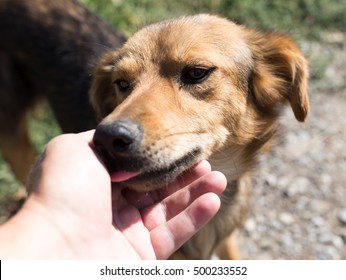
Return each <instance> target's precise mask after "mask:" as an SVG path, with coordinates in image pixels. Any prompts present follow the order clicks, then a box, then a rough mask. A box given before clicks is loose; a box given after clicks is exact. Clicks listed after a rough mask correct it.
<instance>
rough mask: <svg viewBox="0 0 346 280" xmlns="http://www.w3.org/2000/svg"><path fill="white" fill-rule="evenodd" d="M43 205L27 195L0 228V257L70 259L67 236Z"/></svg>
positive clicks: (70, 251) (71, 255) (70, 253)
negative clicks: (15, 211) (24, 201)
mask: <svg viewBox="0 0 346 280" xmlns="http://www.w3.org/2000/svg"><path fill="white" fill-rule="evenodd" d="M48 212H49V210H48V211H47V208H46V207H44V206H43V205H42V204H41V203H39V202H38V201H36V199H35V198H34V197H29V199H28V200H27V201H26V203H25V204H24V205H23V207H22V208H21V209H20V211H19V212H18V213H17V214H16V215H15V216H14V217H12V218H11V219H10V220H9V221H7V222H6V223H5V224H4V225H2V226H1V227H0V258H4V259H48V258H50V259H61V258H66V259H67V258H72V257H73V254H72V250H71V249H70V248H69V246H68V244H66V243H68V239H65V238H64V235H63V234H62V232H61V230H60V229H59V228H58V227H57V226H56V225H55V220H54V216H52V215H51V214H50V213H48Z"/></svg>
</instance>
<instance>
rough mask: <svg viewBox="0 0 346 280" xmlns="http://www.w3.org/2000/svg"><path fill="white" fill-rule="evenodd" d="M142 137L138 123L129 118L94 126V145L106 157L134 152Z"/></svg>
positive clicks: (128, 154)
mask: <svg viewBox="0 0 346 280" xmlns="http://www.w3.org/2000/svg"><path fill="white" fill-rule="evenodd" d="M142 137H143V133H142V129H141V127H140V125H138V124H137V123H135V122H133V121H131V120H120V121H115V122H106V123H101V124H99V125H98V126H97V127H96V131H95V134H94V139H93V140H94V145H95V147H96V148H97V150H98V151H100V152H101V155H105V154H106V155H107V157H111V158H114V157H117V156H122V157H124V156H130V155H132V154H133V153H135V152H136V151H137V150H138V148H139V145H140V143H141V140H142Z"/></svg>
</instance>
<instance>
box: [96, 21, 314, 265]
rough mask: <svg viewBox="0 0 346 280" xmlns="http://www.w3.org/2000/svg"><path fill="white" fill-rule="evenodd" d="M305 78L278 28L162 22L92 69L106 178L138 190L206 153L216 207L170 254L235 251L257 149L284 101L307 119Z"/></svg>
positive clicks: (302, 63) (231, 254)
mask: <svg viewBox="0 0 346 280" xmlns="http://www.w3.org/2000/svg"><path fill="white" fill-rule="evenodd" d="M307 80H308V70H307V63H306V60H305V59H304V57H303V56H302V54H301V52H300V51H299V49H298V48H297V47H296V45H295V44H294V43H293V42H292V41H291V40H290V39H289V38H288V37H287V36H285V35H281V34H277V33H258V32H255V31H252V30H249V29H247V28H245V27H243V26H239V25H236V24H234V23H232V22H230V21H228V20H226V19H222V18H219V17H216V16H210V15H197V16H189V17H182V18H179V19H174V20H168V21H164V22H161V23H158V24H154V25H151V26H148V27H146V28H144V29H143V30H141V31H139V32H138V33H137V34H135V35H134V36H133V37H132V38H131V39H129V41H128V42H127V43H126V44H125V45H124V47H122V48H121V49H119V50H118V51H113V52H109V53H107V54H106V55H104V57H103V58H102V59H101V61H100V62H99V64H98V66H97V67H96V70H95V72H94V79H93V83H92V87H91V91H90V94H91V101H92V104H93V106H94V108H95V110H96V111H97V113H98V116H99V118H100V119H102V122H101V123H100V124H99V125H98V127H97V129H96V133H95V135H94V143H95V145H96V147H97V148H98V150H99V151H100V153H101V154H102V156H103V158H104V160H105V162H106V164H107V167H108V168H109V170H110V172H111V173H112V174H113V176H120V174H121V176H124V173H125V174H128V177H129V180H127V181H125V182H123V183H122V184H123V185H125V186H126V187H128V188H131V189H135V190H138V191H143V192H146V191H149V190H152V189H155V188H160V187H164V186H165V185H166V184H167V183H168V182H171V181H172V180H173V179H174V178H176V177H177V176H178V175H179V174H180V173H181V172H182V171H184V170H186V169H187V168H189V167H191V166H193V165H194V164H196V162H198V161H200V160H202V159H209V161H210V162H211V164H212V166H213V168H214V169H216V170H220V171H222V172H223V173H224V174H225V175H226V176H227V179H228V187H227V190H226V191H225V192H224V193H223V194H222V197H221V200H222V204H221V209H220V211H219V212H218V214H217V215H216V217H215V218H214V219H213V220H212V221H211V222H210V223H209V224H208V225H207V226H205V227H204V228H203V229H202V230H201V231H200V232H199V233H197V234H196V235H195V236H194V237H193V238H192V239H191V240H189V241H188V242H187V243H186V244H185V245H183V246H182V248H181V249H180V250H179V252H178V253H177V255H176V256H178V257H183V258H189V259H200V258H201V259H208V258H210V257H211V255H212V254H213V252H215V251H216V252H217V253H218V255H219V256H220V257H221V258H226V259H227V258H236V257H237V256H236V252H235V251H234V248H233V244H232V242H231V240H232V239H231V238H230V236H231V234H232V232H233V231H234V230H235V229H236V228H237V227H239V226H240V225H241V222H242V219H243V217H244V214H245V212H246V207H247V200H248V198H247V197H248V192H249V187H250V177H249V173H250V171H251V169H252V168H253V167H254V164H255V162H256V155H257V154H258V153H259V152H260V151H261V150H263V148H264V146H265V145H266V144H267V143H268V141H269V140H270V139H271V138H272V136H273V135H274V134H275V131H276V127H277V124H276V120H277V118H278V116H279V115H280V111H281V108H282V105H283V104H289V105H291V107H292V110H293V112H294V115H295V117H296V118H297V120H299V121H304V120H305V118H306V116H307V112H308V108H309V104H308V96H307ZM119 104H120V105H119ZM138 172H139V175H137V176H134V175H135V174H138ZM132 176H133V177H132ZM176 256H175V257H176Z"/></svg>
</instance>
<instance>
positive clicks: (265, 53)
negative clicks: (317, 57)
mask: <svg viewBox="0 0 346 280" xmlns="http://www.w3.org/2000/svg"><path fill="white" fill-rule="evenodd" d="M251 39H252V40H251ZM250 40H251V41H252V42H251V41H250V44H251V46H252V51H253V55H254V69H253V72H252V76H251V80H250V87H251V91H252V94H253V97H254V101H255V104H256V106H257V107H258V108H259V109H260V110H261V111H262V112H265V113H274V112H275V110H276V107H277V104H279V103H283V104H287V103H289V104H290V105H291V107H292V110H293V112H294V115H295V117H296V119H297V120H298V121H301V122H303V121H305V119H306V117H307V113H308V111H309V100H308V93H307V84H308V67H307V62H306V60H305V58H304V57H303V55H302V53H301V52H300V50H299V49H298V47H297V46H296V45H295V44H294V43H293V41H292V40H291V39H290V38H289V37H288V36H286V35H282V34H277V33H267V34H261V35H259V34H256V35H254V34H253V36H252V38H250Z"/></svg>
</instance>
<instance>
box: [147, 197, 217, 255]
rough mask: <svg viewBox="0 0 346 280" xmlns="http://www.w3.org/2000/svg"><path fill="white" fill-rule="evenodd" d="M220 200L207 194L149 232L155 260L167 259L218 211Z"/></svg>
mask: <svg viewBox="0 0 346 280" xmlns="http://www.w3.org/2000/svg"><path fill="white" fill-rule="evenodd" d="M219 208H220V198H219V197H218V196H217V195H216V194H214V193H207V194H204V195H203V196H201V197H199V198H198V199H196V200H195V201H194V202H193V203H192V204H191V205H190V206H189V207H188V208H186V209H185V210H184V211H183V212H181V213H180V214H179V215H177V216H175V217H174V218H173V219H171V220H170V221H168V222H167V223H164V224H162V225H160V226H158V227H156V228H154V229H153V230H152V231H150V238H151V243H152V246H153V248H154V251H155V254H156V257H157V259H167V258H168V257H169V256H170V255H171V254H172V253H173V252H175V251H176V250H177V249H178V248H179V247H180V246H181V245H183V244H184V243H185V242H186V241H187V240H188V239H189V238H191V237H192V236H193V235H194V234H195V233H196V232H197V231H198V230H199V229H200V228H201V227H203V226H204V225H205V224H206V223H207V222H208V221H209V220H210V219H211V218H212V217H213V216H214V215H215V214H216V213H217V211H218V210H219Z"/></svg>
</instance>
